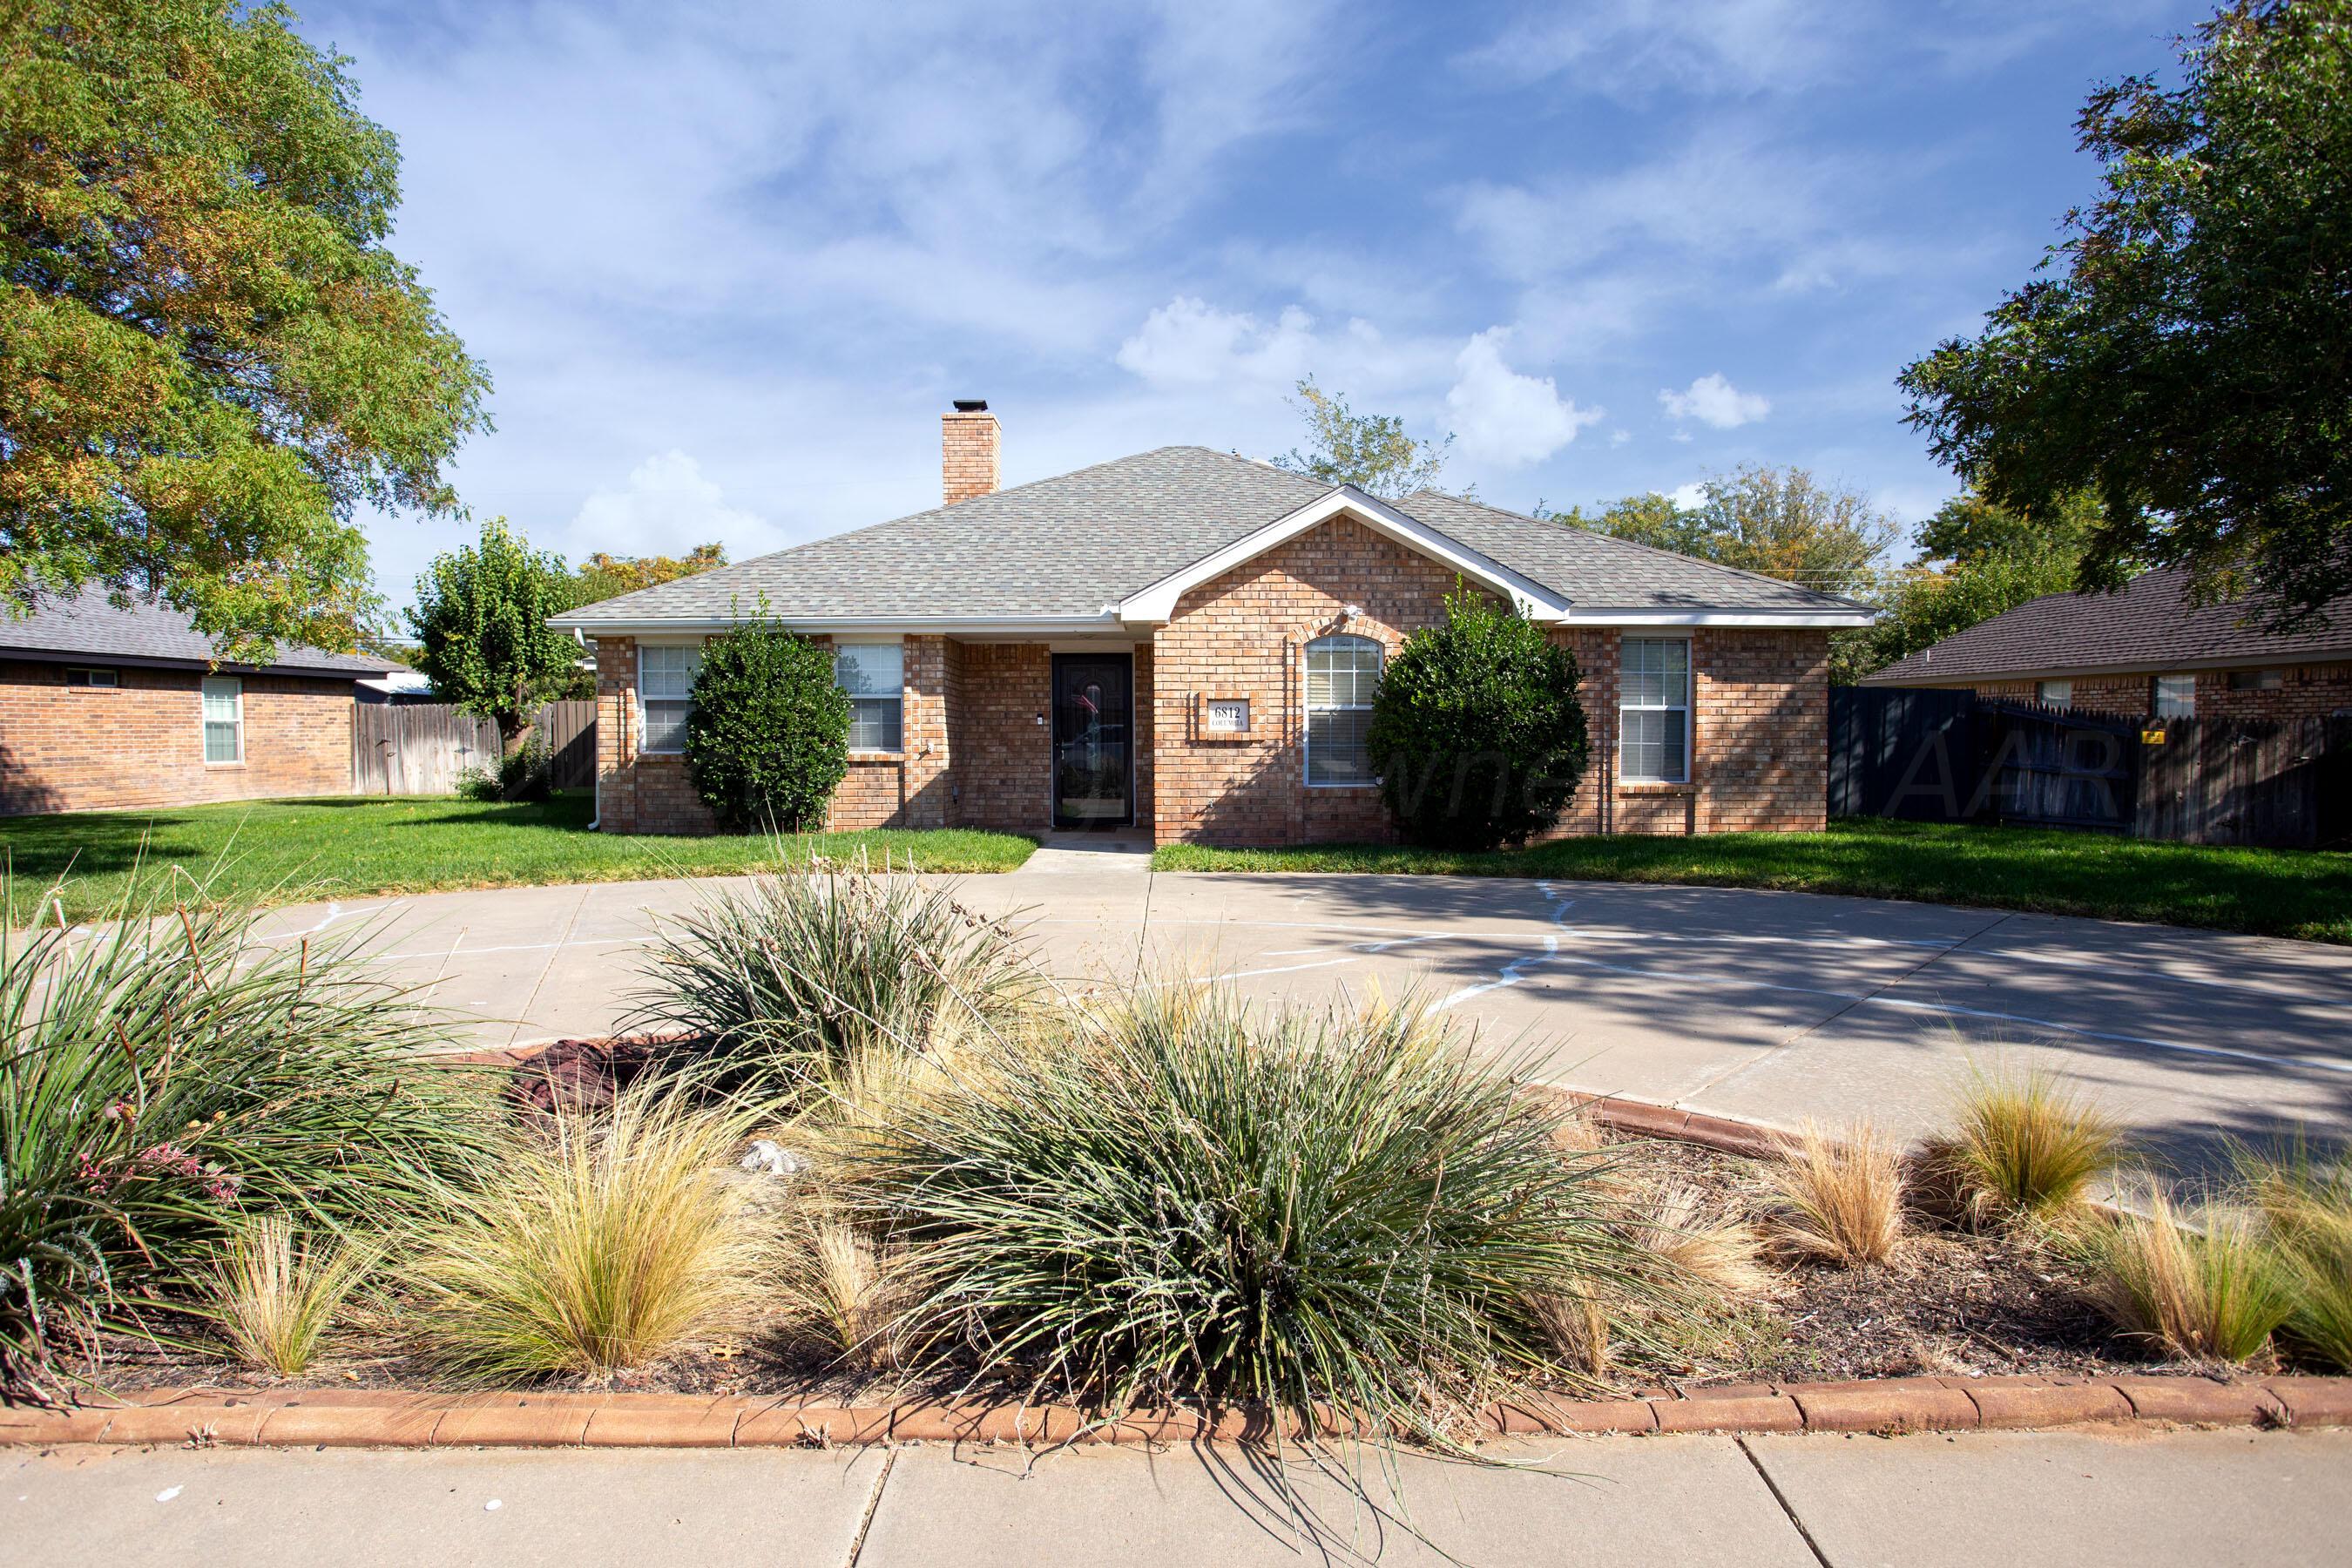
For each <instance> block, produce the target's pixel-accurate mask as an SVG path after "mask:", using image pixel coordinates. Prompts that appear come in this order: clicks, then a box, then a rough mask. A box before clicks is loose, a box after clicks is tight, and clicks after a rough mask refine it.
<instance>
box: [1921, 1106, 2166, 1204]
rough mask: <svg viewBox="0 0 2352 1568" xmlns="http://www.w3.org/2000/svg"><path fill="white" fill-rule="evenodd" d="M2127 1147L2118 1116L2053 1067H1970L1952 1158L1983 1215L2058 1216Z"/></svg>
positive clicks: (2106, 1171) (2113, 1166) (1950, 1148)
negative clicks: (2104, 1109)
mask: <svg viewBox="0 0 2352 1568" xmlns="http://www.w3.org/2000/svg"><path fill="white" fill-rule="evenodd" d="M2125 1152H2126V1140H2125V1137H2124V1132H2123V1129H2122V1128H2121V1127H2120V1126H2119V1125H2118V1124H2117V1123H2116V1121H2114V1120H2113V1119H2112V1118H2110V1117H2108V1116H2106V1115H2105V1114H2104V1113H2103V1112H2101V1111H2100V1110H2098V1109H2097V1108H2096V1107H2095V1106H2093V1105H2092V1104H2091V1103H2090V1102H2089V1101H2088V1100H2084V1098H2083V1097H2082V1096H2080V1095H2077V1094H2075V1093H2074V1092H2072V1091H2071V1090H2069V1089H2065V1088H2064V1087H2063V1085H2061V1084H2060V1083H2059V1081H2058V1080H2057V1079H2055V1078H2053V1076H2051V1075H2050V1074H2048V1073H2046V1072H2022V1073H2019V1072H2008V1071H1997V1072H1990V1073H1988V1072H1981V1071H1971V1072H1970V1074H1969V1079H1968V1083H1967V1085H1966V1087H1965V1088H1964V1089H1962V1091H1961V1094H1960V1102H1959V1126H1958V1131H1956V1133H1955V1134H1954V1136H1953V1137H1952V1139H1951V1141H1950V1143H1949V1145H1948V1149H1947V1151H1946V1157H1947V1158H1948V1159H1949V1160H1950V1161H1951V1162H1952V1163H1953V1164H1954V1166H1955V1167H1956V1169H1957V1171H1958V1175H1959V1177H1960V1181H1961V1184H1962V1185H1963V1186H1964V1188H1965V1189H1966V1192H1967V1194H1968V1198H1969V1205H1970V1207H1971V1208H1973V1209H1975V1210H1976V1211H1977V1212H1978V1213H1979V1214H1980V1215H1981V1214H1992V1215H2007V1216H2011V1217H2016V1218H2022V1219H2030V1220H2039V1221H2056V1220H2061V1219H2063V1218H2064V1217H2066V1216H2067V1215H2071V1214H2073V1213H2074V1212H2075V1211H2077V1210H2079V1209H2080V1208H2081V1207H2082V1205H2083V1202H2084V1198H2085V1196H2086V1195H2087V1194H2088V1193H2089V1191H2090V1188H2091V1184H2093V1183H2095V1182H2096V1181H2098V1180H2100V1179H2101V1178H2103V1177H2105V1176H2107V1175H2109V1174H2112V1173H2114V1171H2115V1170H2116V1167H2117V1166H2118V1165H2119V1164H2120V1163H2122V1162H2123V1159H2124V1156H2125Z"/></svg>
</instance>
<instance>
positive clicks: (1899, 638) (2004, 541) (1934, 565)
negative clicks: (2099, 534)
mask: <svg viewBox="0 0 2352 1568" xmlns="http://www.w3.org/2000/svg"><path fill="white" fill-rule="evenodd" d="M2097 525H2098V501H2097V499H2096V498H2095V497H2092V496H2087V495H2082V494H2075V495H2071V496H2064V497H2061V498H2060V500H2059V502H2058V504H2057V505H2055V506H2053V508H2052V509H2051V510H2049V511H2048V512H2046V513H2044V514H2042V515H2041V516H2031V515H2028V514H2026V513H2023V512H2020V511H2015V510H2011V509H2010V508H2008V507H2005V506H2003V505H2001V504H2000V502H1998V501H1992V500H1986V499H1985V498H1984V497H1983V496H1982V495H1979V494H1978V493H1977V492H1975V491H1973V490H1970V491H1967V492H1964V493H1963V494H1960V495H1958V496H1955V497H1953V498H1952V499H1951V500H1948V501H1946V502H1945V503H1944V504H1943V505H1942V506H1941V507H1939V508H1937V510H1936V513H1935V515H1934V516H1932V517H1930V518H1928V519H1927V521H1926V522H1924V523H1922V524H1920V525H1919V531H1918V533H1917V535H1916V542H1917V544H1918V547H1919V553H1920V555H1921V557H1922V559H1921V560H1920V561H1919V563H1917V564H1916V565H1913V566H1909V567H1906V568H1904V569H1903V570H1902V571H1900V572H1895V573H1891V574H1886V575H1885V577H1884V579H1883V580H1882V583H1881V585H1880V592H1879V594H1878V595H1877V597H1878V602H1879V615H1878V621H1877V623H1876V624H1875V625H1874V626H1871V627H1870V629H1869V630H1868V631H1866V632H1864V633H1861V634H1859V635H1858V636H1854V637H1846V638H1842V639H1839V640H1837V641H1835V642H1834V643H1833V646H1832V666H1833V668H1832V677H1831V678H1832V679H1833V680H1838V681H1842V682H1845V681H1853V680H1858V679H1861V678H1862V677H1863V676H1865V675H1867V674H1869V673H1870V672H1872V671H1873V670H1877V669H1884V668H1886V667H1887V666H1888V665H1890V664H1893V663H1894V662H1895V660H1896V659H1899V658H1907V657H1909V656H1910V655H1912V654H1915V653H1916V652H1918V651H1919V650H1920V649H1921V648H1923V647H1928V646H1929V645H1930V644H1933V643H1937V642H1941V641H1942V640H1943V639H1944V638H1946V637H1950V636H1951V635H1952V634H1953V633H1955V632H1962V631H1966V630H1967V629H1968V628H1969V627H1970V626H1975V625H1977V624H1978V623H1979V622H1980V621H1989V620H1990V619H1992V617H1993V616H1998V615H2000V614H2001V613H2002V612H2004V611H2007V610H2012V609H2015V608H2016V607H2017V606H2018V605H2022V604H2024V603H2025V602H2026V601H2027V600H2029V599H2039V598H2041V597H2042V595H2046V594H2063V593H2066V592H2068V591H2069V590H2071V589H2072V588H2073V587H2074V583H2075V573H2076V568H2077V566H2078V564H2079V563H2080V562H2081V561H2082V558H2083V552H2084V550H2086V549H2087V548H2089V542H2090V536H2091V533H2092V531H2093V530H2094V529H2095V528H2096V527H2097Z"/></svg>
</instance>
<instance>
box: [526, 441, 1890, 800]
mask: <svg viewBox="0 0 2352 1568" xmlns="http://www.w3.org/2000/svg"><path fill="white" fill-rule="evenodd" d="M999 439H1000V437H999V430H998V425H997V421H996V418H995V416H993V415H992V414H990V413H989V412H988V408H987V405H985V404H982V403H959V404H958V405H956V408H955V411H954V412H952V413H950V414H948V415H947V416H945V418H944V427H943V447H944V452H943V477H944V485H943V489H944V496H945V504H943V505H942V506H940V507H939V508H937V509H935V510H929V511H925V512H919V513H917V514H915V515H914V516H911V517H905V518H900V519H898V521H893V522H885V523H881V524H879V525H877V526H875V527H871V528H866V529H864V530H860V531H856V532H851V533H846V534H841V535H838V536H836V537H834V538H831V539H825V540H821V541H818V542H814V543H812V544H805V545H802V546H800V547H798V548H796V549H792V550H786V551H782V552H778V553H776V554H773V555H768V556H763V557H761V558H760V559H757V560H753V561H746V562H742V563H738V564H736V565H732V566H726V567H721V568H719V569H717V570H715V571H711V572H707V573H703V574H699V575H698V576H694V577H689V578H683V579H680V580H678V581H677V582H673V583H667V584H662V585H660V586H658V587H654V588H647V589H644V590H642V591H639V592H637V593H634V594H626V595H621V596H620V597H618V598H614V599H608V600H605V601H604V602H603V603H601V604H596V605H586V606H583V607H582V608H580V609H578V610H574V611H572V612H569V613H567V614H565V615H563V616H559V617H556V619H555V620H554V622H553V624H554V625H555V626H559V627H562V628H564V629H567V630H571V631H572V632H574V633H576V634H578V635H579V636H581V637H583V639H593V644H594V647H595V656H596V666H597V674H598V682H597V684H598V699H597V701H598V708H597V749H598V755H597V806H596V809H597V817H598V823H599V826H602V827H604V828H605V829H607V830H610V831H617V832H663V833H684V832H697V831H703V830H707V829H708V827H709V826H710V824H709V817H708V816H707V815H706V814H705V812H704V810H703V808H702V806H701V805H700V804H699V802H698V800H697V799H696V797H695V795H694V792H693V790H692V788H691V786H690V784H689V783H688V779H687V776H686V772H685V768H684V766H683V759H682V757H681V756H680V755H679V749H680V746H681V745H682V738H683V722H684V717H685V712H686V705H687V696H688V689H689V687H690V684H691V682H692V679H693V671H694V668H695V661H696V658H697V657H698V655H697V652H696V649H697V647H698V645H699V644H700V642H701V640H702V639H703V638H704V637H707V636H709V635H710V634H712V633H716V632H719V631H723V630H725V629H726V628H727V627H728V626H730V625H732V624H734V621H735V620H736V618H737V617H738V616H745V615H750V614H751V613H753V612H754V611H755V610H757V609H758V607H759V606H760V605H762V603H764V605H765V606H766V613H767V614H769V615H771V616H773V617H774V618H775V619H777V620H778V621H780V622H782V624H783V625H785V626H789V627H791V628H793V630H796V631H799V632H802V633H803V634H806V635H808V636H811V637H820V638H823V639H825V640H827V641H829V642H830V643H831V645H832V646H833V647H834V649H835V668H836V670H837V672H838V674H839V678H840V680H841V683H842V685H843V686H844V687H845V689H847V690H848V692H849V693H850V697H851V702H852V707H853V710H854V715H855V717H854V719H853V723H852V731H851V738H850V739H851V747H852V753H851V761H850V766H849V773H848V777H847V778H846V779H845V781H844V783H843V784H842V785H841V787H840V788H839V790H838V791H837V792H836V793H835V796H834V799H833V802H832V804H831V807H830V812H829V825H830V826H834V827H836V828H850V827H867V826H909V827H942V826H980V827H995V828H1005V829H1011V830H1014V831H1022V832H1037V831H1041V830H1045V829H1047V828H1051V827H1055V826H1060V827H1082V826H1105V827H1125V826H1130V825H1132V826H1136V827H1138V828H1139V829H1144V830H1148V831H1149V832H1150V834H1151V835H1152V837H1154V838H1155V839H1156V841H1158V842H1160V843H1163V844H1165V843H1175V842H1183V841H1192V842H1200V843H1209V844H1281V843H1307V842H1314V841H1318V840H1320V841H1333V840H1377V839H1381V838H1383V837H1387V836H1388V835H1389V831H1390V829H1389V825H1388V822H1387V819H1386V816H1385V814H1384V812H1383V811H1382V808H1381V803H1380V796H1379V788H1378V784H1377V783H1376V780H1375V776H1374V771H1373V767H1372V763H1371V759H1370V757H1369V756H1368V755H1367V754H1366V748H1365V745H1364V730H1365V726H1366V724H1367V722H1368V721H1369V710H1370V702H1371V699H1372V694H1373V692H1374V691H1375V690H1376V689H1377V687H1378V684H1379V680H1380V672H1381V668H1382V667H1383V665H1384V664H1385V662H1386V660H1387V659H1389V658H1391V657H1393V656H1394V655H1395V653H1396V650H1397V648H1398V647H1400V646H1401V645H1402V642H1403V640H1404V638H1405V637H1406V636H1407V635H1408V634H1409V633H1411V632H1412V631H1414V630H1416V629H1417V628H1420V627H1423V626H1430V625H1433V624H1434V623H1436V622H1438V621H1440V620H1441V619H1442V618H1443V616H1444V608H1443V601H1444V596H1445V595H1446V594H1448V593H1449V592H1452V591H1453V590H1454V586H1455V584H1457V583H1460V584H1467V585H1470V586H1473V587H1475V588H1477V589H1480V590H1483V591H1485V592H1486V593H1489V594H1492V595H1496V596H1497V597H1500V598H1504V599H1507V600H1509V601H1511V602H1512V603H1514V604H1515V605H1517V606H1518V607H1519V608H1520V609H1521V611H1522V612H1523V613H1525V614H1527V615H1528V616H1531V617H1532V618H1534V619H1536V620H1538V622H1540V623H1541V624H1542V625H1544V626H1546V627H1547V628H1549V634H1550V635H1551V636H1552V637H1554V638H1556V639H1558V640H1559V641H1560V642H1562V643H1564V644H1566V645H1567V646H1568V647H1570V648H1571V649H1572V650H1573V651H1574V653H1575V654H1576V657H1577V659H1578V661H1579V665H1580V668H1581V670H1582V672H1583V690H1582V697H1583V701H1584V704H1585V709H1586V712H1587V714H1588V717H1589V719H1590V721H1591V726H1592V735H1593V740H1594V755H1593V763H1592V766H1591V770H1590V771H1589V773H1588V774H1587V776H1586V779H1585V782H1584V783H1583V784H1582V785H1581V786H1580V792H1579V794H1578V796H1577V798H1576V800H1575V801H1574V803H1573V804H1572V805H1571V807H1570V811H1569V813H1568V816H1566V818H1565V819H1564V820H1563V822H1562V824H1561V827H1560V831H1563V832H1570V833H1593V832H1657V833H1705V832H1713V831H1718V830H1730V829H1742V828H1761V829H1791V830H1798V829H1812V828H1819V827H1821V826H1823V822H1824V809H1825V801H1824V789H1825V784H1824V778H1825V769H1826V765H1827V757H1826V751H1827V738H1826V723H1827V710H1828V679H1829V678H1828V657H1827V654H1828V638H1829V634H1830V631H1831V630H1832V628H1835V627H1840V626H1861V625H1864V624H1866V622H1867V621H1868V619H1869V612H1868V611H1867V610H1865V609H1864V608H1863V607H1862V606H1860V605H1854V604H1853V603H1851V602H1850V601H1847V600H1843V599H1837V598H1832V597H1830V596H1827V595H1822V594H1816V593H1811V592H1809V591H1807V590H1805V589H1802V588H1799V587H1796V586H1794V585H1793V584H1788V583H1783V582H1780V581H1777V580H1774V579H1771V578H1767V577H1760V576H1756V575H1753V574H1748V573H1744V572H1738V571H1733V570H1730V569H1728V568H1726V567H1721V566H1716V565H1712V564H1709V563H1705V562H1700V561H1695V560H1691V559H1688V558H1686V557H1684V556H1679V555H1674V554H1669V553H1666V552H1661V551H1656V550H1652V549H1648V548H1645V547H1643V546H1641V545H1638V544H1633V543H1629V542H1624V541H1622V540H1617V539H1612V538H1608V537H1606V536H1603V535H1600V534H1595V533H1591V532H1588V531H1584V530H1581V529H1577V528H1571V527H1567V526H1564V525H1561V524H1559V523H1552V522H1544V521H1538V520H1536V519H1534V518H1529V517H1522V516H1518V515H1517V514H1515V513H1511V512H1507V511H1502V510H1497V509H1496V508H1493V507H1489V506H1485V505H1481V504H1479V503H1478V502H1475V501H1471V500H1463V499H1461V498H1459V497H1454V496H1449V495H1444V494H1441V493H1439V492H1437V491H1433V490H1424V491H1423V492H1421V493H1419V494H1417V495H1413V496H1411V497H1408V498H1406V499H1405V500H1401V501H1389V500H1379V499H1377V498H1375V497H1372V496H1370V495H1367V494H1365V493H1364V492H1363V491H1361V490H1359V489H1355V488H1353V487H1351V486H1340V487H1338V488H1334V487H1331V486H1328V485H1324V484H1319V483H1318V482H1316V481H1315V480H1313V479H1307V478H1305V477H1303V476H1301V475H1297V474H1293V473H1288V472H1285V471H1284V470H1282V469H1279V468H1273V467H1271V466H1269V465H1267V464H1265V463H1259V462H1254V461H1251V460H1248V459H1246V458H1238V457H1233V456H1228V455H1226V454H1224V453H1220V452H1213V451H1209V450H1207V449H1205V448H1202V447H1161V448H1160V449H1158V450H1156V451H1150V452H1144V453H1140V454H1139V455H1137V456H1135V457H1131V458H1120V459H1118V461H1115V462H1108V463H1103V464H1100V465H1097V466H1096V467H1094V468H1082V469H1080V470H1078V471H1077V472H1076V473H1071V474H1065V475H1062V476H1061V477H1059V478H1057V479H1043V480H1039V481H1037V482H1036V483H1034V484H1027V485H1021V486H1017V487H1015V488H1013V489H998V488H997V473H998V452H999Z"/></svg>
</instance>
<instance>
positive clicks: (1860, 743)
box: [1829, 686, 2352, 848]
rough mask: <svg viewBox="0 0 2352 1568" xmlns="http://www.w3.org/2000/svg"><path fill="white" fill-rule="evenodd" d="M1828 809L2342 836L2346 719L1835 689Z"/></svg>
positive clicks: (2219, 840) (2201, 833)
mask: <svg viewBox="0 0 2352 1568" xmlns="http://www.w3.org/2000/svg"><path fill="white" fill-rule="evenodd" d="M1829 790H1830V801H1829V805H1830V813H1831V815H1832V816H1888V817H1898V818H1904V819H1906V820H1910V821H1916V822H2001V823H2012V824H2016V825H2018V826H2042V827H2069V828H2082V829H2087V830H2090V831H2095V832H2107V833H2122V834H2128V835H2131V836H2132V837H2139V838H2167V839H2177V840H2179V841H2182V842H2185V843H2191V844H2260V845H2273V846H2278V847H2287V848H2312V847H2320V846H2333V845H2342V844H2346V843H2352V719H2341V718H2338V719H2289V720H2279V721H2243V720H2228V719H2140V718H2134V717H2131V716H2130V715H2127V714H2118V713H2094V712H2087V711H2084V710H2077V709H2060V708H2043V707H2040V706H2037V705H2035V704H2032V703H2022V702H1992V701H1984V700H1979V699H1978V698H1977V697H1976V696H1975V695H1974V694H1973V693H1971V692H1967V691H1933V690H1906V689H1900V688H1887V689H1881V688H1877V687H1853V686H1840V687H1833V688H1832V689H1831V691H1830V766H1829Z"/></svg>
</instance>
